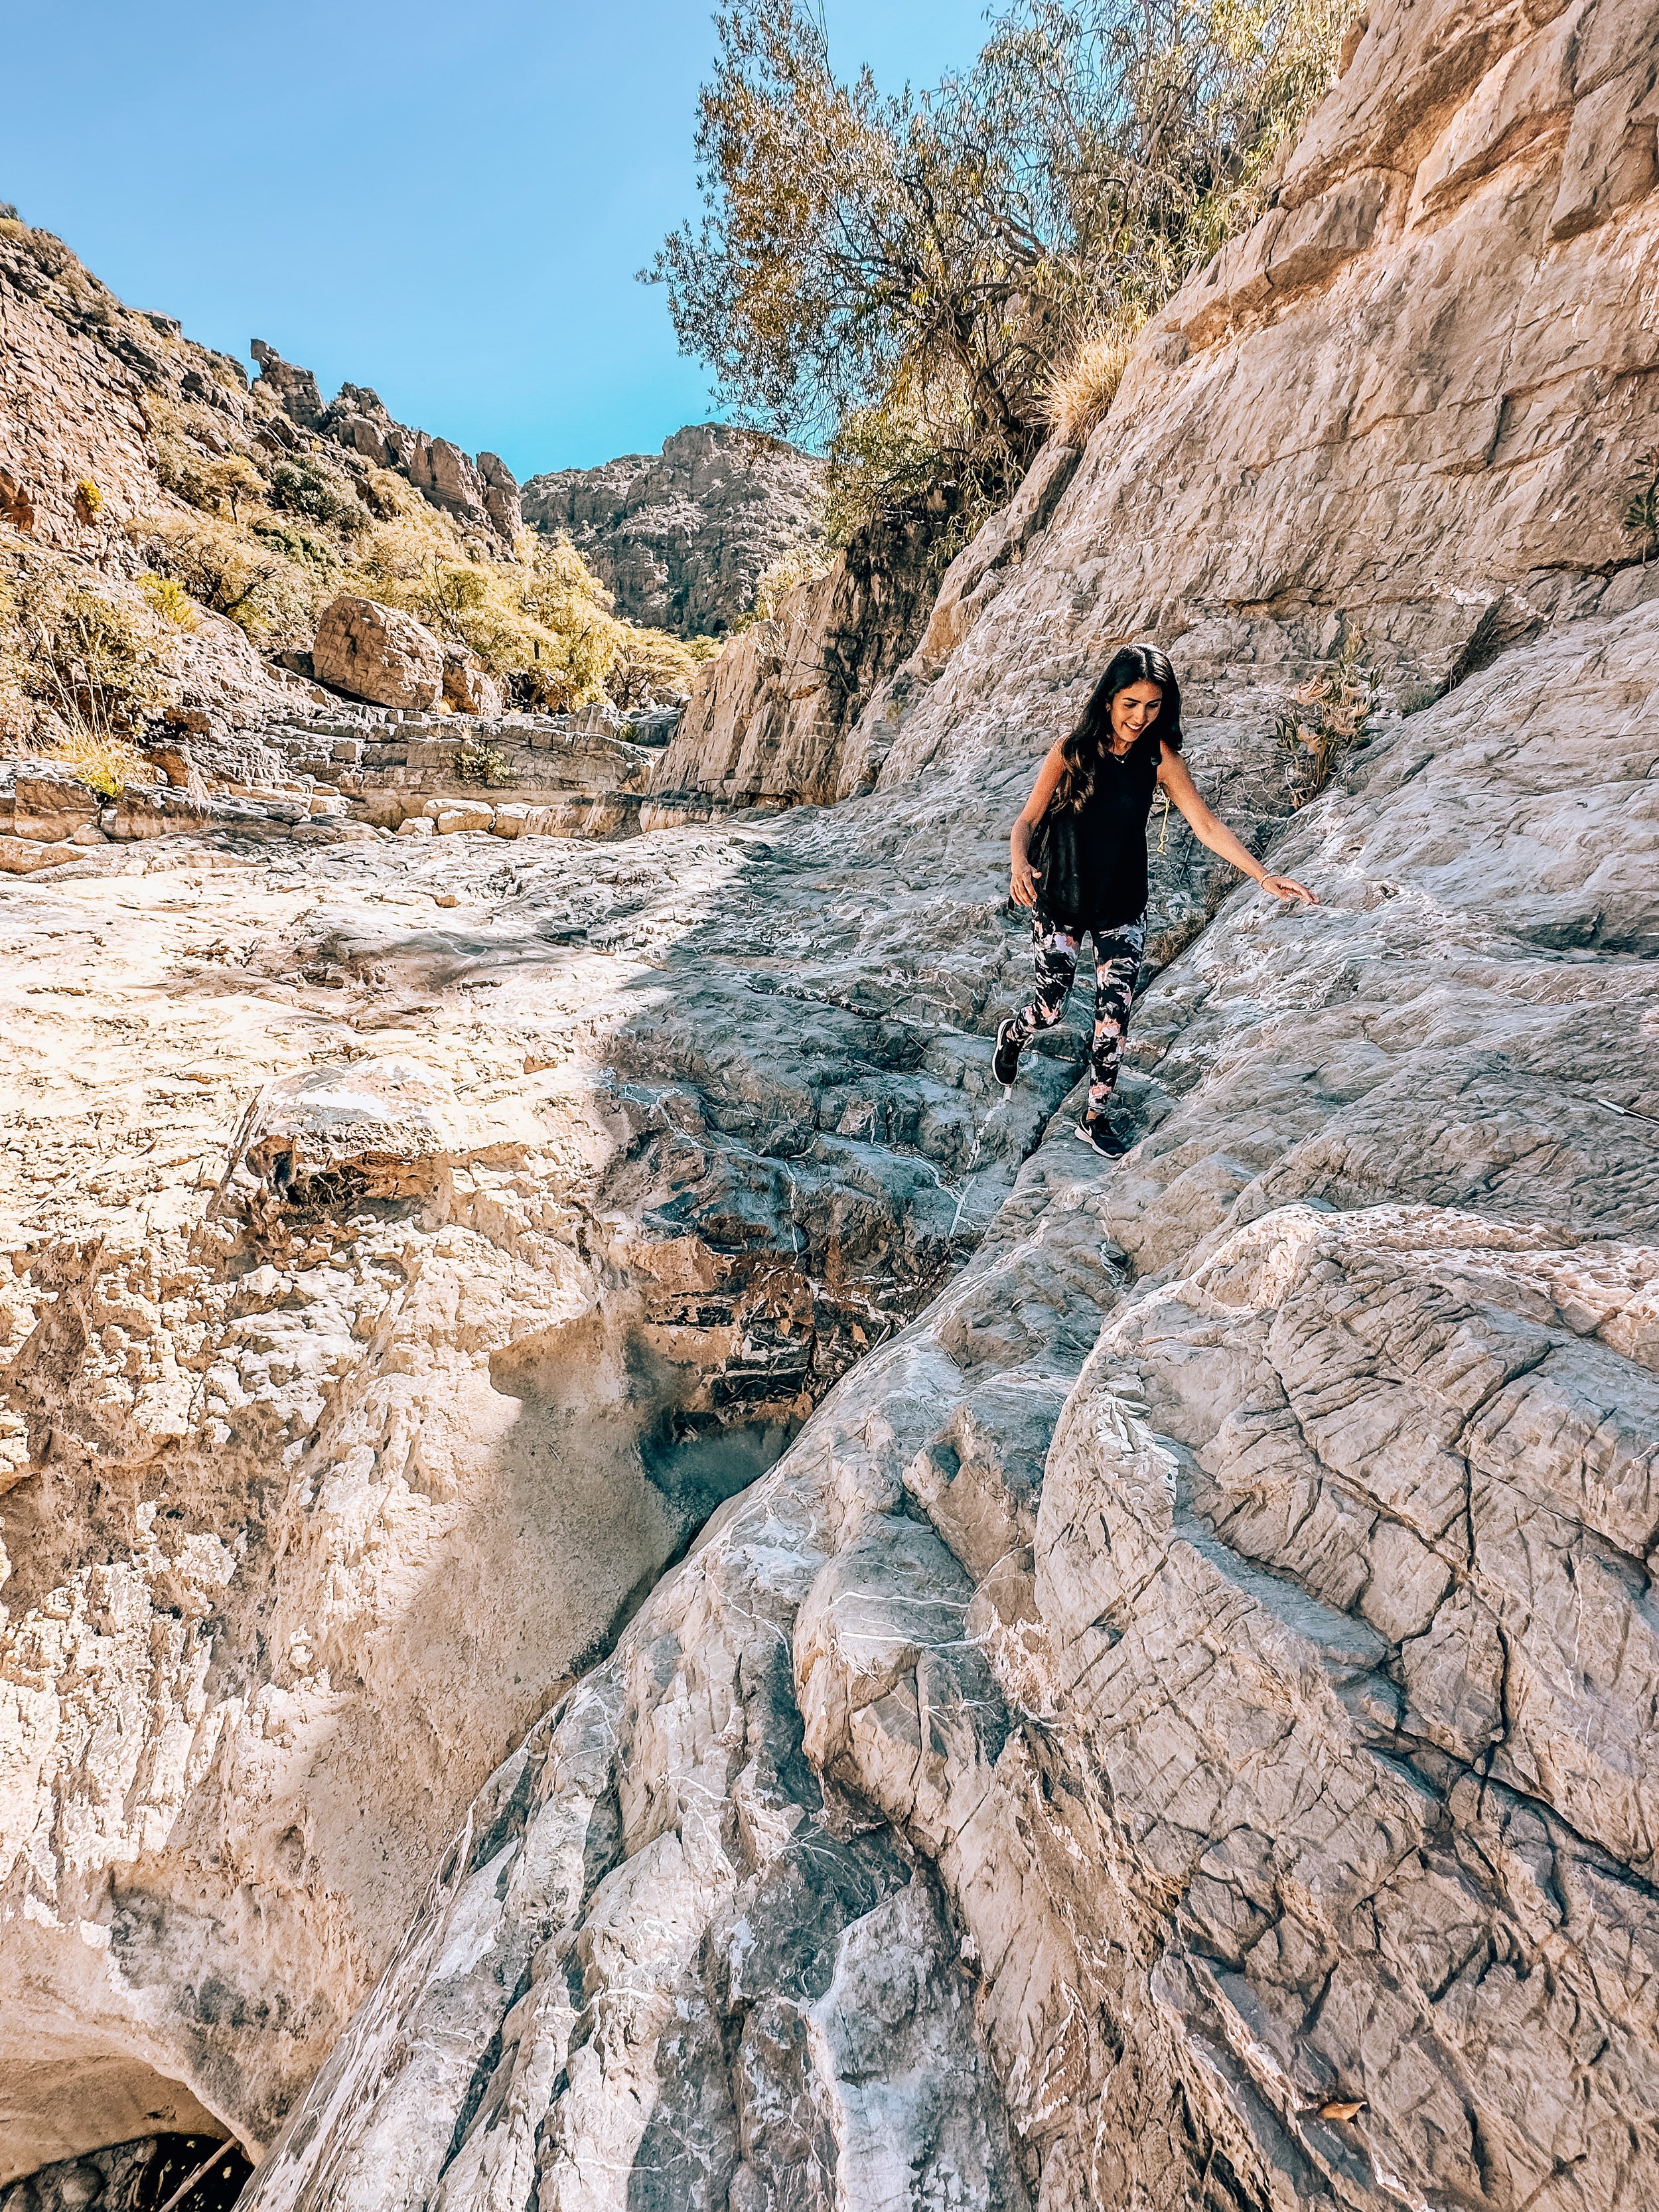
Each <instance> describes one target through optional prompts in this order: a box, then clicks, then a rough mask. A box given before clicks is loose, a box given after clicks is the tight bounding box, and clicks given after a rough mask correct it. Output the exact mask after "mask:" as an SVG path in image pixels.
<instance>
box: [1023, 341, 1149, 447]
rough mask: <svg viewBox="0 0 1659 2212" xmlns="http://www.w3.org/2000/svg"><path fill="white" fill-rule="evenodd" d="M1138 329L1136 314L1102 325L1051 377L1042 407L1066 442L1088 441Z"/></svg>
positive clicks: (1102, 418) (1108, 402)
mask: <svg viewBox="0 0 1659 2212" xmlns="http://www.w3.org/2000/svg"><path fill="white" fill-rule="evenodd" d="M1139 330H1140V324H1139V319H1134V320H1131V319H1128V318H1127V317H1123V318H1120V319H1115V320H1113V321H1111V322H1109V323H1106V324H1103V325H1102V326H1101V327H1100V328H1099V329H1098V330H1095V331H1090V332H1089V334H1088V335H1087V336H1086V337H1085V338H1083V339H1082V341H1081V342H1080V343H1079V346H1078V349H1077V351H1076V352H1075V353H1074V354H1073V356H1072V357H1071V359H1070V361H1069V362H1067V363H1066V366H1065V367H1064V368H1058V369H1056V370H1055V371H1054V375H1053V376H1052V377H1051V378H1050V379H1049V380H1048V386H1047V387H1046V389H1045V390H1044V392H1043V395H1042V407H1043V412H1044V414H1045V415H1046V416H1048V427H1049V428H1050V429H1051V430H1053V432H1054V435H1055V436H1056V437H1057V438H1060V439H1061V440H1062V441H1064V442H1065V443H1066V445H1068V446H1083V445H1086V444H1087V443H1088V440H1089V435H1090V433H1091V431H1092V430H1095V429H1097V428H1098V427H1099V425H1100V424H1101V423H1102V422H1104V421H1105V419H1106V416H1107V414H1108V412H1109V410H1110V407H1111V404H1112V402H1113V400H1114V399H1115V398H1116V397H1117V387H1118V386H1119V385H1120V384H1121V382H1122V381H1123V371H1124V368H1125V367H1126V366H1127V362H1128V359H1129V355H1130V353H1131V351H1132V350H1133V346H1134V342H1135V339H1136V337H1138V335H1139Z"/></svg>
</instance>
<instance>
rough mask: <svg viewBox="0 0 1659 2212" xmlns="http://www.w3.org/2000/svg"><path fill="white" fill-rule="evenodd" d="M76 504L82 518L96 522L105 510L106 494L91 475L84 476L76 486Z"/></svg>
mask: <svg viewBox="0 0 1659 2212" xmlns="http://www.w3.org/2000/svg"><path fill="white" fill-rule="evenodd" d="M75 504H76V508H77V509H78V511H79V513H80V514H81V516H82V520H84V521H87V522H96V521H97V520H98V518H99V516H100V514H101V513H103V511H104V495H103V493H102V492H100V490H99V489H98V487H97V485H96V484H95V483H94V482H93V480H92V478H91V477H82V479H81V481H80V483H78V484H76V487H75Z"/></svg>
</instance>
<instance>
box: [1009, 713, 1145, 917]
mask: <svg viewBox="0 0 1659 2212" xmlns="http://www.w3.org/2000/svg"><path fill="white" fill-rule="evenodd" d="M1163 750H1164V746H1163V740H1162V739H1161V738H1150V739H1149V738H1137V739H1136V740H1135V742H1134V744H1132V745H1131V746H1130V748H1129V750H1128V751H1127V753H1124V754H1122V755H1119V754H1116V753H1112V752H1108V753H1107V754H1105V755H1104V757H1103V758H1102V760H1101V763H1100V765H1099V767H1098V769H1097V770H1096V771H1095V787H1094V792H1093V793H1092V795H1091V798H1090V799H1089V802H1088V804H1087V805H1086V806H1085V807H1084V808H1083V810H1082V811H1081V812H1080V813H1077V814H1073V813H1070V812H1066V811H1061V810H1060V808H1058V807H1057V806H1055V805H1053V804H1051V805H1050V806H1049V809H1048V813H1047V814H1046V815H1045V816H1044V817H1043V822H1042V833H1043V837H1044V841H1045V844H1044V856H1043V864H1042V884H1041V885H1040V887H1039V889H1038V891H1037V906H1038V908H1039V909H1040V910H1041V912H1042V914H1044V915H1046V916H1047V917H1048V920H1049V921H1057V922H1062V923H1065V924H1066V925H1068V926H1069V927H1071V928H1073V929H1074V930H1084V929H1119V928H1121V927H1122V926H1123V924H1124V923H1125V922H1127V921H1134V920H1135V919H1136V917H1137V916H1138V915H1139V913H1140V911H1141V909H1142V908H1144V907H1145V905H1146V817H1148V815H1149V814H1151V812H1152V793H1153V792H1154V791H1155V790H1156V789H1157V788H1158V762H1159V760H1160V759H1161V757H1162V756H1163Z"/></svg>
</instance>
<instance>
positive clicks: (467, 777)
mask: <svg viewBox="0 0 1659 2212" xmlns="http://www.w3.org/2000/svg"><path fill="white" fill-rule="evenodd" d="M455 776H456V781H458V782H459V783H481V784H483V785H485V786H486V787H488V788H489V790H491V791H505V790H506V789H507V786H508V785H509V784H514V783H516V782H517V781H518V780H519V771H518V769H516V768H514V767H513V763H512V762H511V761H509V760H508V759H507V756H506V754H505V753H503V752H501V750H499V749H498V748H497V747H496V746H495V745H485V744H479V743H478V742H477V739H476V738H466V739H465V741H464V742H463V743H462V744H461V745H460V746H459V748H458V749H457V750H456V754H455Z"/></svg>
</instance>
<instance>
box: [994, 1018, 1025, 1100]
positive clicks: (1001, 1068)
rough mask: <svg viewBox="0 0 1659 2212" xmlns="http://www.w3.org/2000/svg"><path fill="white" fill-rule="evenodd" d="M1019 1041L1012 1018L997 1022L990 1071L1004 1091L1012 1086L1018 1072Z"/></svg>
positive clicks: (1010, 1089) (1009, 1089)
mask: <svg viewBox="0 0 1659 2212" xmlns="http://www.w3.org/2000/svg"><path fill="white" fill-rule="evenodd" d="M1020 1049H1021V1048H1020V1042H1019V1039H1018V1037H1017V1036H1015V1035H1014V1018H1013V1016H1012V1014H1010V1015H1009V1017H1008V1018H1007V1020H1006V1022H999V1023H998V1024H997V1048H996V1050H995V1051H994V1053H993V1054H991V1073H992V1074H993V1075H994V1077H995V1078H996V1079H997V1081H998V1082H999V1083H1000V1085H1002V1087H1003V1089H1004V1090H1005V1091H1012V1089H1013V1087H1014V1078H1015V1077H1016V1076H1017V1075H1018V1073H1019V1055H1020Z"/></svg>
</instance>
